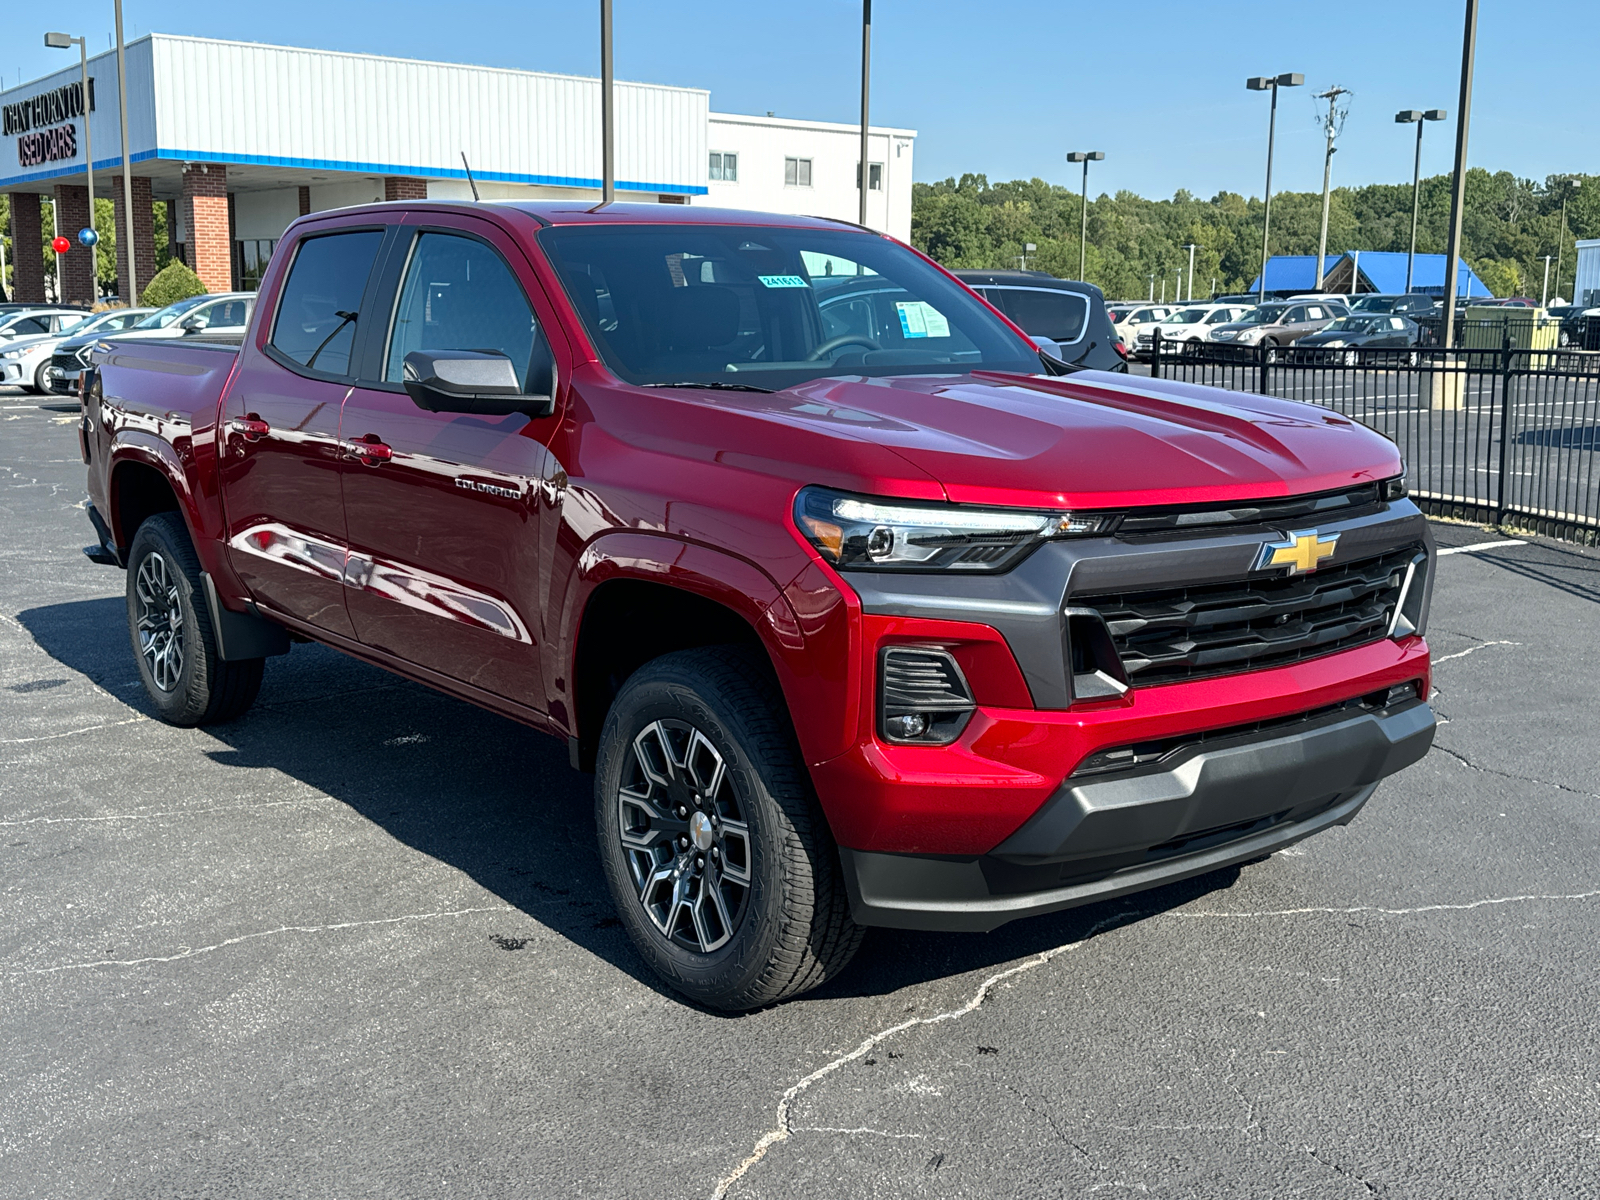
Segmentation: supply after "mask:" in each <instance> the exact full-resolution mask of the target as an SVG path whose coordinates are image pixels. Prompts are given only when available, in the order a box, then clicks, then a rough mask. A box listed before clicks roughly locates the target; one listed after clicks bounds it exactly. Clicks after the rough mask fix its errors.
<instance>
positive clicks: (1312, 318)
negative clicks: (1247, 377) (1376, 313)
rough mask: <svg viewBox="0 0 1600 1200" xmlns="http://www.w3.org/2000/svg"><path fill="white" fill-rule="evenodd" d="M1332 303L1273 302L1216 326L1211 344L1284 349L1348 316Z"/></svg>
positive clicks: (1316, 301)
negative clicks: (1280, 347) (1281, 347)
mask: <svg viewBox="0 0 1600 1200" xmlns="http://www.w3.org/2000/svg"><path fill="white" fill-rule="evenodd" d="M1349 311H1350V310H1349V309H1347V308H1346V307H1345V306H1344V305H1343V304H1340V303H1338V302H1337V301H1334V300H1275V301H1271V302H1269V303H1267V304H1261V305H1257V306H1256V307H1255V308H1252V309H1251V310H1250V311H1249V312H1247V313H1245V315H1244V316H1242V317H1240V318H1239V319H1238V320H1237V321H1232V322H1230V323H1229V324H1227V325H1222V326H1219V327H1218V328H1217V329H1216V330H1214V331H1213V332H1212V334H1211V340H1212V341H1214V342H1221V343H1223V344H1224V345H1227V344H1229V343H1231V344H1233V345H1235V346H1263V345H1265V346H1287V345H1290V344H1291V343H1293V342H1296V341H1298V340H1299V339H1300V338H1303V337H1305V336H1306V334H1308V333H1316V332H1317V330H1319V329H1321V328H1323V327H1324V326H1326V325H1329V324H1331V323H1332V322H1334V321H1336V320H1338V319H1339V318H1340V317H1343V316H1347V315H1348V314H1349Z"/></svg>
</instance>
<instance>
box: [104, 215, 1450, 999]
mask: <svg viewBox="0 0 1600 1200" xmlns="http://www.w3.org/2000/svg"><path fill="white" fill-rule="evenodd" d="M91 359H92V362H93V366H92V369H91V371H90V373H89V376H88V378H87V379H86V383H85V393H84V405H83V419H82V425H81V428H80V434H81V449H82V453H83V457H84V461H85V462H86V463H87V464H88V468H89V497H90V505H91V506H90V508H89V510H88V511H89V517H90V519H91V521H92V522H93V524H94V527H95V530H96V532H97V535H98V544H97V545H94V546H91V547H89V549H88V550H87V551H86V552H87V553H89V554H90V556H91V557H92V558H95V559H96V560H98V561H104V562H108V563H114V564H116V565H118V566H120V567H123V568H124V569H125V570H126V573H127V613H128V628H129V632H130V634H131V637H132V643H133V650H134V654H135V656H136V658H137V660H138V666H139V671H140V674H141V677H142V678H143V681H144V684H145V687H146V688H147V690H148V693H149V698H150V703H151V704H152V705H153V706H154V707H155V709H156V711H157V712H159V714H160V715H161V717H162V718H164V719H165V720H167V721H170V722H173V723H175V724H179V725H196V724H204V723H207V722H221V721H227V720H231V719H235V718H238V717H239V716H240V715H241V714H243V713H244V712H245V710H246V709H248V708H249V707H250V704H251V702H252V701H253V699H254V698H255V696H256V694H257V691H258V689H259V688H260V686H261V682H262V674H263V664H264V661H265V659H267V658H268V657H271V656H273V655H277V654H282V653H285V652H287V651H288V650H289V648H290V646H291V643H293V642H303V641H306V640H314V641H316V642H321V643H324V644H325V645H328V646H331V647H333V648H335V649H337V650H341V651H343V652H345V653H347V654H351V655H354V656H355V657H357V658H360V659H363V660H365V661H367V662H369V663H373V664H376V665H378V666H381V667H384V668H386V669H388V670H390V671H393V672H396V673H398V674H400V675H403V676H405V677H407V678H409V679H412V680H416V681H418V682H421V683H424V684H427V685H429V686H431V687H434V688H437V689H439V690H441V691H444V692H447V693H449V694H451V695H453V696H457V697H460V698H462V699H464V700H467V701H470V702H472V703H474V704H478V705H481V706H483V707H484V708H487V709H491V710H493V711H495V712H497V713H501V714H504V715H505V716H508V717H511V718H513V719H515V720H518V721H522V722H526V723H527V724H529V725H532V726H535V727H537V728H539V729H542V730H545V731H547V732H549V733H551V734H554V735H555V736H557V737H561V738H564V739H565V740H566V743H567V747H568V751H569V755H570V758H571V762H572V765H573V766H574V767H575V768H577V769H580V770H585V771H592V772H593V775H594V814H595V826H596V832H597V835H598V841H599V854H600V861H601V863H602V866H603V872H604V875H605V878H606V880H607V882H608V886H609V889H610V892H611V894H612V898H613V900H614V901H615V904H616V908H617V913H618V915H619V917H620V919H621V920H622V922H623V924H624V926H625V927H626V929H627V931H628V933H629V934H630V936H631V938H632V940H633V942H634V944H635V945H636V946H637V947H638V950H639V953H640V954H641V955H642V956H643V957H644V958H645V959H646V960H647V962H648V963H649V964H650V965H651V966H652V967H653V968H654V969H655V970H656V971H657V972H659V973H660V975H661V976H662V977H663V978H664V979H665V980H666V981H667V983H668V984H670V985H671V986H672V987H673V988H675V989H678V990H679V991H680V992H682V993H683V994H685V995H687V996H689V997H691V998H692V999H694V1000H696V1001H699V1002H701V1003H704V1004H707V1005H711V1006H716V1007H721V1008H726V1009H734V1010H738V1009H748V1008H751V1007H755V1006H759V1005H765V1004H770V1003H773V1002H775V1001H778V1000H781V999H783V998H785V997H789V996H793V995H795V994H797V993H799V992H802V991H804V990H806V989H808V988H812V987H815V986H817V985H818V984H819V983H821V982H823V981H824V980H826V979H829V978H831V977H833V976H834V975H836V974H837V973H838V972H839V971H840V970H842V969H843V968H844V966H845V964H846V963H847V962H848V961H849V959H850V957H851V955H852V954H853V953H854V952H855V950H856V948H857V946H858V944H859V942H860V939H861V937H862V934H863V929H864V927H866V926H873V925H876V926H890V927H897V928H906V929H929V930H951V931H955V930H989V929H993V928H995V927H996V926H998V925H1001V924H1003V923H1004V922H1007V921H1010V920H1013V919H1015V918H1018V917H1023V916H1028V915H1031V914H1038V913H1047V912H1052V911H1056V910H1059V909H1063V908H1067V907H1070V906H1072V905H1079V904H1085V903H1090V902H1093V901H1098V900H1103V899H1106V898H1109V897H1115V896H1120V895H1124V894H1127V893H1130V892H1135V891H1138V890H1140V889H1146V888H1151V887H1154V886H1156V885H1159V884H1163V883H1167V882H1171V881H1173V880H1178V879H1183V878H1185V877H1189V876H1194V875H1198V874H1201V873H1204V872H1209V871H1213V870H1216V869H1217V868H1220V867H1224V866H1229V865H1232V864H1242V863H1247V862H1250V861H1253V860H1256V859H1260V858H1262V857H1264V856H1266V855H1268V854H1270V853H1271V852H1273V851H1274V850H1277V849H1279V848H1281V847H1284V846H1288V845H1290V844H1291V843H1293V842H1296V841H1298V840H1299V839H1302V838H1305V837H1308V836H1309V835H1311V834H1314V833H1317V832H1318V831H1320V830H1324V829H1327V828H1328V827H1330V826H1333V825H1343V824H1346V823H1348V822H1349V821H1350V820H1351V819H1352V818H1353V817H1354V816H1355V815H1356V813H1357V812H1358V811H1359V810H1360V809H1361V807H1362V806H1363V805H1364V804H1365V803H1366V802H1367V800H1368V798H1369V797H1371V796H1372V794H1373V791H1374V789H1375V788H1376V786H1377V784H1378V782H1379V781H1380V780H1381V779H1383V778H1384V777H1385V776H1387V775H1390V774H1392V773H1394V772H1395V771H1398V770H1400V769H1401V768H1403V767H1405V766H1406V765H1408V764H1410V763H1412V762H1415V761H1416V760H1417V759H1419V758H1421V757H1422V756H1423V755H1424V754H1425V753H1426V752H1427V750H1428V748H1429V746H1430V744H1431V742H1432V739H1433V732H1434V716H1433V713H1432V711H1431V710H1430V708H1429V706H1428V696H1429V652H1428V647H1427V644H1426V642H1425V641H1424V638H1423V632H1424V629H1425V626H1426V623H1427V615H1428V602H1429V595H1430V589H1431V583H1432V574H1433V562H1434V556H1435V553H1436V552H1435V548H1434V544H1433V541H1432V539H1431V537H1430V534H1429V531H1428V527H1427V523H1426V522H1425V520H1424V519H1423V517H1422V516H1421V515H1420V513H1419V512H1418V510H1417V508H1416V506H1415V505H1414V504H1413V503H1412V502H1411V501H1410V500H1408V499H1407V498H1406V489H1405V482H1404V467H1403V464H1402V462H1401V460H1400V457H1399V454H1398V452H1397V451H1396V448H1395V446H1394V445H1393V444H1392V443H1390V442H1389V441H1387V440H1386V439H1384V438H1383V437H1381V436H1379V435H1378V434H1377V433H1375V432H1373V431H1372V430H1370V429H1368V428H1366V427H1364V426H1362V425H1360V424H1357V423H1355V422H1352V421H1350V420H1348V419H1346V418H1344V417H1342V416H1339V415H1337V414H1335V413H1332V412H1330V411H1328V410H1326V409H1322V408H1317V407H1313V406H1311V405H1306V404H1297V403H1290V402H1285V401H1280V400H1275V399H1271V398H1265V397H1260V396H1253V395H1244V394H1239V393H1230V392H1223V391H1218V390H1213V389H1209V388H1203V387H1196V386H1189V385H1185V384H1182V383H1178V382H1173V381H1169V380H1156V381H1152V380H1147V379H1140V378H1135V377H1130V376H1128V375H1125V374H1111V373H1104V372H1098V371H1088V370H1074V369H1073V368H1071V367H1069V366H1067V365H1066V364H1063V363H1061V362H1059V361H1058V360H1055V359H1053V358H1049V357H1042V356H1041V355H1040V353H1039V351H1038V350H1037V348H1036V347H1035V346H1034V345H1033V344H1032V343H1031V342H1030V341H1029V340H1028V338H1027V337H1026V336H1025V335H1024V334H1023V333H1022V331H1021V330H1020V329H1018V328H1017V327H1016V326H1014V325H1013V324H1011V323H1010V322H1009V321H1008V320H1007V319H1006V318H1005V317H1004V316H1003V315H1002V314H1001V313H1000V312H999V311H998V310H996V309H994V308H992V307H990V306H989V305H988V304H987V303H986V302H985V301H984V300H983V299H982V298H980V297H979V296H977V295H975V294H974V293H973V292H971V291H969V290H968V289H967V288H966V287H964V286H962V284H960V283H959V282H958V281H957V280H956V279H955V278H954V277H952V276H951V275H949V274H947V273H946V272H945V271H944V270H943V269H941V268H940V267H938V266H937V265H936V264H934V263H933V262H931V261H930V260H929V259H927V258H925V257H923V256H922V255H920V254H918V253H917V252H916V251H914V250H912V249H910V248H908V247H906V246H904V245H902V244H900V243H898V242H896V241H894V240H892V239H890V238H888V237H885V236H882V235H879V234H876V233H873V232H870V231H868V230H865V229H860V228H857V227H855V226H851V225H847V224H843V223H839V222H833V221H827V220H821V219H812V218H797V217H780V216H766V215H759V214H751V213H733V212H722V211H716V210H711V209H685V208H681V207H676V206H672V207H665V206H646V205H626V204H617V205H611V206H603V207H598V208H592V207H588V206H581V205H578V204H575V203H560V202H553V201H552V202H537V203H535V202H518V203H483V204H448V203H434V202H412V203H398V204H385V205H372V206H366V207H360V208H351V209H343V210H339V211H336V212H331V213H322V214H315V215H312V216H307V217H302V218H301V219H299V220H298V221H297V222H295V224H294V225H293V226H292V227H291V228H290V229H289V231H288V232H287V233H286V234H285V236H284V238H283V240H282V241H281V242H280V243H279V246H278V248H277V251H276V253H275V254H274V256H273V258H272V262H271V264H270V266H269V267H268V270H267V272H266V277H265V278H264V280H263V281H262V285H261V290H260V294H259V300H258V303H257V304H256V307H255V311H254V314H253V317H252V319H251V322H250V324H249V326H248V328H247V329H246V330H245V331H244V335H243V339H242V344H241V343H240V342H239V341H237V340H235V341H232V342H228V341H223V340H221V339H219V338H214V337H206V336H199V337H195V338H191V339H184V340H182V341H173V342H161V341H127V342H119V341H117V340H116V339H114V338H113V339H108V340H106V341H105V342H103V343H102V344H100V345H99V346H98V347H97V348H96V349H95V350H94V352H93V354H92V355H91ZM462 752H463V753H473V752H475V751H472V750H470V749H467V748H463V751H462Z"/></svg>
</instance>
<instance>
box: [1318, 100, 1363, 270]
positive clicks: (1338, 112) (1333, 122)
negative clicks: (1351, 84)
mask: <svg viewBox="0 0 1600 1200" xmlns="http://www.w3.org/2000/svg"><path fill="white" fill-rule="evenodd" d="M1353 95H1355V93H1354V92H1352V91H1351V90H1350V89H1349V88H1346V87H1340V86H1339V85H1338V84H1335V85H1334V86H1333V87H1331V88H1329V89H1328V90H1327V91H1325V92H1318V93H1317V99H1318V100H1326V101H1327V102H1328V115H1327V116H1326V117H1318V118H1317V122H1318V123H1319V124H1320V125H1321V126H1322V132H1323V133H1324V134H1326V135H1327V139H1328V144H1327V149H1326V151H1325V152H1324V153H1323V156H1322V235H1321V237H1319V238H1318V239H1317V286H1316V288H1315V289H1314V290H1316V291H1319V292H1320V291H1321V290H1322V275H1323V269H1322V268H1323V264H1324V262H1325V261H1326V260H1327V257H1328V185H1329V184H1330V183H1331V182H1332V181H1333V152H1334V150H1335V147H1334V144H1333V139H1334V138H1336V137H1338V136H1339V134H1340V133H1342V132H1343V131H1344V119H1345V117H1347V116H1349V115H1350V109H1349V108H1348V107H1345V108H1342V109H1341V108H1339V107H1338V103H1339V97H1340V96H1353Z"/></svg>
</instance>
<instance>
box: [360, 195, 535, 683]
mask: <svg viewBox="0 0 1600 1200" xmlns="http://www.w3.org/2000/svg"><path fill="white" fill-rule="evenodd" d="M427 219H428V221H429V222H430V224H429V226H428V227H426V228H422V227H415V228H412V229H408V230H406V231H405V236H404V238H403V239H402V240H401V241H400V242H397V243H396V245H395V247H394V249H393V251H392V252H391V254H390V260H391V265H390V266H389V267H388V268H386V269H385V271H384V276H385V278H386V280H389V279H392V280H393V281H394V282H393V284H392V285H391V284H388V283H386V285H385V288H384V294H385V295H394V296H395V299H394V302H393V308H392V314H390V313H386V314H385V317H386V319H387V320H388V322H389V328H388V333H387V336H386V337H385V338H383V339H378V338H374V340H373V343H372V344H371V345H370V346H369V348H368V349H367V350H366V351H365V352H364V359H363V362H364V369H363V371H362V375H363V378H362V379H361V380H360V381H359V382H358V384H357V386H356V388H355V389H354V391H352V392H351V394H350V397H349V399H347V400H346V401H345V406H344V432H343V440H344V444H345V459H344V462H343V465H342V472H343V477H344V503H345V523H346V528H347V532H348V540H349V547H350V560H349V565H348V569H347V582H348V583H349V585H350V586H349V590H348V591H347V603H348V605H349V609H350V616H351V618H352V621H353V623H354V625H355V629H356V633H357V635H358V636H359V637H360V638H361V640H362V641H363V642H365V643H366V644H367V645H369V646H371V647H372V648H373V649H375V650H380V651H382V652H384V653H386V654H390V655H393V656H395V657H396V658H399V659H401V660H404V661H405V662H407V663H411V664H414V665H416V666H419V667H422V668H425V669H426V670H428V671H432V672H435V673H437V674H438V675H440V676H443V677H445V678H448V679H453V680H458V681H460V682H462V683H465V684H469V685H471V686H473V687H476V688H480V689H483V690H484V691H487V692H491V693H493V694H495V695H498V696H503V697H506V698H508V699H511V700H513V701H516V702H518V703H521V704H525V705H527V706H529V707H531V708H535V709H540V710H542V709H543V708H544V707H545V701H544V695H543V692H542V690H541V686H542V685H541V677H540V676H541V672H540V669H539V650H540V642H541V640H542V638H543V637H544V629H543V626H542V623H541V620H540V614H541V611H542V608H541V604H540V587H539V574H540V573H539V553H540V538H539V517H540V505H541V504H548V503H549V500H548V497H549V495H550V494H551V488H552V486H553V485H554V482H555V480H556V479H557V478H558V476H559V465H558V464H557V463H556V462H555V461H554V459H553V458H552V456H551V454H550V452H549V450H547V449H546V447H545V443H546V442H547V441H548V440H549V438H550V437H551V435H552V434H553V432H554V430H555V427H556V422H557V420H558V417H546V418H541V419H538V420H530V418H529V417H527V416H525V415H523V414H520V413H519V414H513V415H510V416H477V415H470V414H466V413H433V412H428V411H426V410H425V409H422V408H419V407H417V405H416V404H415V403H414V402H413V401H412V399H411V397H410V396H409V395H408V394H407V393H406V391H405V388H404V387H403V385H402V377H403V376H402V372H403V364H404V361H405V356H406V355H407V354H408V353H410V352H411V351H413V350H498V351H500V352H502V353H504V354H506V355H507V356H509V357H510V359H511V360H512V362H513V363H515V364H517V368H518V375H519V378H520V379H521V381H522V383H523V386H524V388H525V389H526V387H527V384H528V378H527V375H528V371H529V368H530V365H531V364H532V362H533V360H534V357H535V350H536V346H537V343H538V340H539V339H541V338H543V337H544V336H545V335H544V333H543V332H542V330H543V328H545V325H544V323H542V322H541V321H540V319H539V317H538V316H537V310H536V308H535V305H534V304H533V303H532V302H531V301H530V296H537V297H538V299H539V305H540V307H543V305H544V301H543V296H542V294H541V293H540V292H539V291H538V284H537V282H536V281H535V279H534V278H533V275H532V272H531V271H530V270H529V268H528V265H527V262H526V260H525V259H524V258H523V257H522V253H521V251H520V250H519V249H518V248H517V247H516V246H515V245H514V244H512V243H511V241H510V240H509V239H508V238H506V237H505V235H504V234H502V233H501V232H500V231H499V230H498V229H497V228H496V227H495V226H493V225H492V224H490V223H489V222H485V221H480V220H477V219H475V218H471V217H459V218H444V217H442V216H437V217H436V216H434V215H431V214H430V215H429V216H428V218H427ZM434 222H441V223H442V222H449V223H448V224H443V225H441V224H434ZM380 341H381V343H382V344H381V345H380V344H379V343H380ZM539 349H540V350H541V351H542V347H539Z"/></svg>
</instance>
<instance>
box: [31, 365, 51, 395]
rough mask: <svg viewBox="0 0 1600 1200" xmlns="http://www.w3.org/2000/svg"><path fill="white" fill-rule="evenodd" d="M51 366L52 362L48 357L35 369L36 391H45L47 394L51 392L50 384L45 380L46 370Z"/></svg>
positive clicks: (34, 386) (34, 388)
mask: <svg viewBox="0 0 1600 1200" xmlns="http://www.w3.org/2000/svg"><path fill="white" fill-rule="evenodd" d="M49 366H50V362H49V360H48V359H46V360H45V361H44V362H42V363H40V364H39V365H38V367H37V368H35V369H34V372H33V390H34V391H36V392H43V393H45V394H46V395H48V394H49V392H50V385H49V384H48V383H46V382H45V378H44V373H45V370H46V369H47V368H48V367H49Z"/></svg>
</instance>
